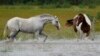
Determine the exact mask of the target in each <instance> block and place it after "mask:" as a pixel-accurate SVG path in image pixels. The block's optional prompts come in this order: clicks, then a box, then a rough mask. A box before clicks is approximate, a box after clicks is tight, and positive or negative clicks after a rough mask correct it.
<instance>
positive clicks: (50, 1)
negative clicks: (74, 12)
mask: <svg viewBox="0 0 100 56" xmlns="http://www.w3.org/2000/svg"><path fill="white" fill-rule="evenodd" d="M0 5H38V6H47V5H48V6H55V7H66V6H69V5H85V6H87V5H90V6H94V5H100V0H0Z"/></svg>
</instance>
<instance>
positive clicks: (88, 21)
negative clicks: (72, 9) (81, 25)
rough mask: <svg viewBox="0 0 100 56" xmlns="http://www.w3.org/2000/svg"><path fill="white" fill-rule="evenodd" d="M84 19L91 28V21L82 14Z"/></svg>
mask: <svg viewBox="0 0 100 56" xmlns="http://www.w3.org/2000/svg"><path fill="white" fill-rule="evenodd" d="M83 15H84V17H85V20H86V22H87V23H88V24H89V25H90V26H91V21H90V19H89V18H88V16H87V15H86V14H83Z"/></svg>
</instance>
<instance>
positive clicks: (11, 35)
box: [9, 31, 19, 41]
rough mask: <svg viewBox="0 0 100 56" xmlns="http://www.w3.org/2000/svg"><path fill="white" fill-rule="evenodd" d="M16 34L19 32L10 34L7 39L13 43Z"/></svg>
mask: <svg viewBox="0 0 100 56" xmlns="http://www.w3.org/2000/svg"><path fill="white" fill-rule="evenodd" d="M18 32H19V31H14V32H11V33H10V35H9V39H10V40H12V41H13V40H14V39H15V38H16V35H17V34H18Z"/></svg>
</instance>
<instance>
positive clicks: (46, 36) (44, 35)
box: [40, 32, 48, 42]
mask: <svg viewBox="0 0 100 56" xmlns="http://www.w3.org/2000/svg"><path fill="white" fill-rule="evenodd" d="M40 35H43V36H45V39H44V42H45V41H46V40H47V37H48V36H47V35H46V34H45V33H43V32H41V33H40Z"/></svg>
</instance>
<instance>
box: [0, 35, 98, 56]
mask: <svg viewBox="0 0 100 56" xmlns="http://www.w3.org/2000/svg"><path fill="white" fill-rule="evenodd" d="M96 37H97V38H96V39H95V40H94V41H90V40H82V41H78V42H77V40H65V39H60V40H47V41H46V43H43V42H34V40H27V41H16V42H13V43H7V42H6V43H5V42H4V41H1V42H0V56H100V39H99V37H100V35H98V36H96Z"/></svg>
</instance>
